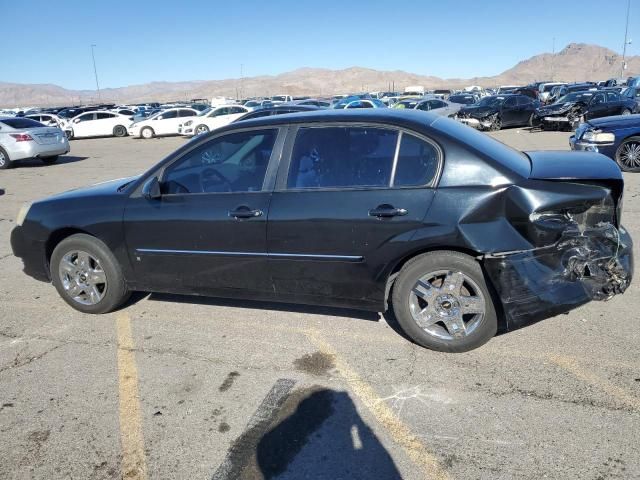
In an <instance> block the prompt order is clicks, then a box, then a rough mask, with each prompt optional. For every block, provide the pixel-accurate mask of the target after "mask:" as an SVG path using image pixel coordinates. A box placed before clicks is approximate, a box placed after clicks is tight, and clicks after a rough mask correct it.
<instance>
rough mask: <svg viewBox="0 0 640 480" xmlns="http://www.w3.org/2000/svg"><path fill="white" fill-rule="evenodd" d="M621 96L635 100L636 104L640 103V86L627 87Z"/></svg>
mask: <svg viewBox="0 0 640 480" xmlns="http://www.w3.org/2000/svg"><path fill="white" fill-rule="evenodd" d="M621 95H622V96H623V97H627V98H630V99H631V100H635V102H636V103H640V86H638V87H627V88H625V89H624V90H622V92H621Z"/></svg>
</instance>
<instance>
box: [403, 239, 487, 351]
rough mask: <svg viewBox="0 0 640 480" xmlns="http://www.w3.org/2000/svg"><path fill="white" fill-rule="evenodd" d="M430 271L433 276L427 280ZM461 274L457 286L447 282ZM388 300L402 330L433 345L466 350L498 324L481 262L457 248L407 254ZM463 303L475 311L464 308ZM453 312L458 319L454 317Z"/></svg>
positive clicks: (481, 342) (425, 344)
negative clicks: (413, 255)
mask: <svg viewBox="0 0 640 480" xmlns="http://www.w3.org/2000/svg"><path fill="white" fill-rule="evenodd" d="M431 277H433V278H434V279H436V280H435V281H434V282H430V281H429V280H430V278H431ZM460 278H462V280H461V281H459V282H457V283H459V284H460V285H461V287H455V288H453V289H449V288H448V287H449V286H450V285H455V284H456V282H455V281H454V280H456V279H460ZM445 280H446V281H445ZM419 282H421V283H419ZM438 282H440V284H439V285H438ZM427 285H428V288H426V286H427ZM465 292H466V293H465ZM425 298H428V299H429V301H426V300H425ZM392 306H393V310H394V312H395V315H396V318H397V320H398V323H399V324H400V326H401V327H402V329H403V330H404V332H405V333H406V334H407V335H408V336H409V337H410V338H411V339H412V340H413V341H414V342H416V343H417V344H418V345H421V346H423V347H426V348H429V349H431V350H438V351H441V352H467V351H469V350H473V349H474V348H478V347H479V346H481V345H484V344H485V343H487V342H488V341H489V340H490V339H491V338H492V337H493V336H494V335H495V334H496V332H497V330H498V317H497V314H496V308H495V305H494V300H493V296H492V295H491V292H490V290H489V287H488V286H487V284H486V282H485V279H484V275H483V273H482V268H481V267H480V264H479V263H478V262H477V261H476V260H475V259H474V258H472V257H470V256H468V255H465V254H463V253H459V252H452V251H434V252H429V253H425V254H423V255H418V256H417V257H415V258H412V259H411V260H409V261H408V262H407V263H406V264H405V265H404V266H403V267H402V270H401V271H400V274H399V275H398V278H397V279H396V281H395V283H394V285H393V295H392ZM465 309H466V310H467V312H469V311H476V313H462V312H464V310H465ZM480 310H482V313H478V312H479V311H480ZM416 317H420V318H421V320H420V321H421V322H424V323H423V326H421V325H419V324H418V320H417V319H416ZM455 318H459V319H460V320H459V321H458V322H455V321H452V320H454V319H455ZM460 322H461V323H460ZM456 325H458V326H457V327H456V328H452V326H453V327H455V326H456ZM460 325H462V328H460Z"/></svg>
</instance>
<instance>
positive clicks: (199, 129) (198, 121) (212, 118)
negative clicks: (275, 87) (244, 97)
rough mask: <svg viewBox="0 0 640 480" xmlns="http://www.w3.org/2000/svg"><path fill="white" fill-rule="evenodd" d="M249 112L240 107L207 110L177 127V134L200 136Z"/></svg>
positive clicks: (221, 107)
mask: <svg viewBox="0 0 640 480" xmlns="http://www.w3.org/2000/svg"><path fill="white" fill-rule="evenodd" d="M250 111H251V108H247V107H244V106H242V105H223V106H220V107H215V108H213V107H212V108H208V109H206V110H204V111H202V112H201V113H200V115H198V116H197V117H194V118H190V119H189V120H187V121H186V122H184V123H181V124H180V125H178V133H179V134H180V135H185V136H187V137H191V136H193V135H201V134H203V133H207V132H210V131H211V130H215V129H216V128H220V127H224V126H225V125H229V124H230V123H231V122H233V121H234V120H235V119H236V118H240V117H241V116H242V115H244V114H245V113H247V112H250Z"/></svg>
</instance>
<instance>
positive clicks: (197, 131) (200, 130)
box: [193, 125, 209, 135]
mask: <svg viewBox="0 0 640 480" xmlns="http://www.w3.org/2000/svg"><path fill="white" fill-rule="evenodd" d="M193 133H194V134H196V135H202V134H205V133H209V127H207V126H206V125H198V126H197V127H196V128H195V129H194V130H193Z"/></svg>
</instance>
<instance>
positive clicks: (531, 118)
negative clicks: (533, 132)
mask: <svg viewBox="0 0 640 480" xmlns="http://www.w3.org/2000/svg"><path fill="white" fill-rule="evenodd" d="M534 123H535V114H534V113H532V114H531V115H530V116H529V121H528V122H527V125H528V126H529V128H533V127H534V126H535V125H534Z"/></svg>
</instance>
